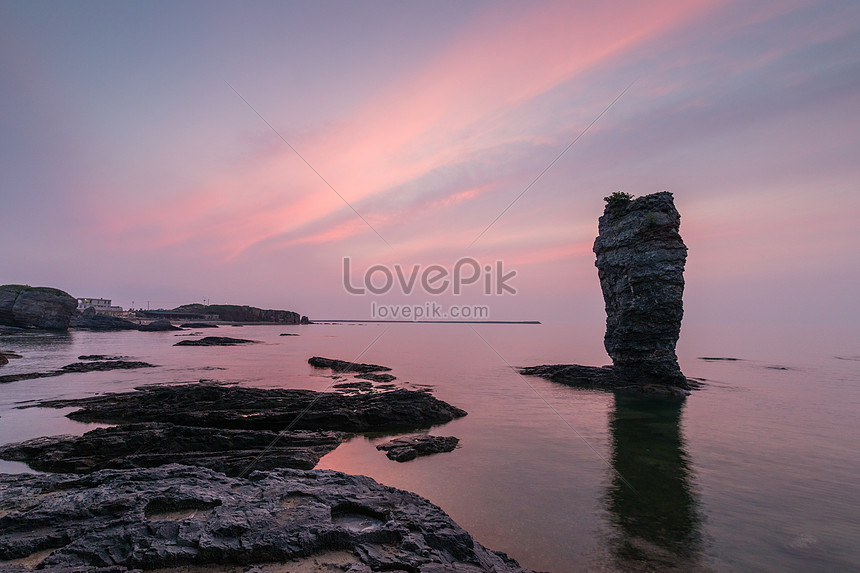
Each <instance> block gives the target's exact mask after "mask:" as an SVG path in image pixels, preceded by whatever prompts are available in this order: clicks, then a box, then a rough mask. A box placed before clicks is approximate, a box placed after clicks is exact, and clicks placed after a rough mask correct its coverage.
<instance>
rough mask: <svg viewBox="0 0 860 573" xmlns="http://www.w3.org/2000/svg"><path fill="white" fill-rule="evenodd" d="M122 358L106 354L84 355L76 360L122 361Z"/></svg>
mask: <svg viewBox="0 0 860 573" xmlns="http://www.w3.org/2000/svg"><path fill="white" fill-rule="evenodd" d="M123 358H124V357H123V356H108V355H106V354H84V355H83V356H78V360H122V359H123Z"/></svg>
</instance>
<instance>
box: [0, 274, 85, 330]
mask: <svg viewBox="0 0 860 573" xmlns="http://www.w3.org/2000/svg"><path fill="white" fill-rule="evenodd" d="M77 308H78V301H77V299H75V298H74V297H72V296H71V295H69V293H67V292H64V291H61V290H59V289H54V288H48V287H31V286H24V285H3V286H0V324H3V325H7V326H17V327H35V328H44V329H47V330H67V329H68V328H69V321H70V320H71V318H72V315H73V314H74V313H75V311H76V310H77Z"/></svg>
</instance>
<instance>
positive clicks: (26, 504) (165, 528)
mask: <svg viewBox="0 0 860 573" xmlns="http://www.w3.org/2000/svg"><path fill="white" fill-rule="evenodd" d="M0 492H2V495H0V500H2V501H0V516H2V517H0V570H4V571H25V570H27V569H26V568H25V566H24V565H23V564H21V563H23V562H27V563H28V564H29V565H30V566H31V567H32V566H38V568H39V569H40V570H44V571H54V572H59V571H73V570H74V571H102V572H107V571H113V572H117V573H119V572H124V571H129V570H134V569H140V570H149V569H156V568H177V567H182V566H198V567H201V568H206V569H209V570H220V571H225V570H227V569H226V567H228V566H232V565H236V566H243V568H244V569H245V570H248V571H251V570H253V571H258V572H259V571H266V570H268V567H269V566H274V565H273V564H275V563H279V564H280V565H277V566H276V567H279V568H278V569H273V570H279V571H284V570H288V569H285V566H288V565H289V564H290V563H296V564H301V563H304V564H306V565H309V564H311V563H313V562H314V561H313V560H314V559H315V560H316V562H317V563H322V562H326V560H331V561H336V562H337V565H336V567H337V568H335V566H332V567H331V568H328V567H326V568H322V567H310V568H308V569H307V570H314V571H332V572H333V571H347V570H349V571H352V572H353V573H358V572H362V573H367V572H369V571H409V572H417V573H435V572H441V571H460V572H472V571H474V572H477V571H496V572H498V573H502V572H523V573H525V570H524V569H522V568H520V567H519V566H518V565H517V563H516V562H514V561H513V560H511V559H508V558H507V557H506V556H504V555H503V554H499V553H495V552H492V551H490V550H487V549H485V548H484V547H482V546H481V545H480V544H478V543H477V542H476V541H474V540H473V539H472V537H471V536H470V535H469V534H468V533H467V532H466V531H464V530H463V529H462V528H460V527H459V526H458V525H457V524H456V523H454V521H453V520H451V518H450V517H448V516H447V515H446V514H445V513H444V512H443V511H442V510H441V509H440V508H438V507H436V506H435V505H433V504H431V503H430V502H428V501H427V500H425V499H423V498H421V497H420V496H418V495H415V494H413V493H409V492H405V491H402V490H397V489H394V488H390V487H386V486H382V485H380V484H378V483H377V482H375V481H373V480H372V479H370V478H367V477H364V476H350V475H346V474H342V473H339V472H332V471H319V470H316V471H314V470H312V471H301V470H289V469H285V470H278V471H265V472H255V473H253V474H251V475H250V476H249V477H248V478H247V479H244V478H231V477H227V476H225V475H223V474H221V473H217V472H214V471H212V470H209V469H206V468H197V467H189V466H180V465H169V466H163V467H160V468H154V469H136V470H103V471H99V472H96V473H92V474H89V475H85V476H79V475H67V474H60V475H2V476H0ZM334 552H339V555H338V556H337V557H335V553H334ZM252 566H253V568H252ZM74 568H80V569H74Z"/></svg>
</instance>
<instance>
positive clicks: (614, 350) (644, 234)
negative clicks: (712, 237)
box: [594, 192, 687, 388]
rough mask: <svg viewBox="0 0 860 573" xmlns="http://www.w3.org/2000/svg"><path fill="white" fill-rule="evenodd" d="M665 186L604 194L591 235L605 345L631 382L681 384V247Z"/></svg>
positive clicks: (677, 221)
mask: <svg viewBox="0 0 860 573" xmlns="http://www.w3.org/2000/svg"><path fill="white" fill-rule="evenodd" d="M680 224H681V215H680V214H679V213H678V210H677V209H676V208H675V204H674V200H673V197H672V194H671V193H668V192H661V193H654V194H652V195H645V196H643V197H639V198H637V199H634V200H617V201H612V200H608V201H607V205H606V209H605V210H604V213H603V216H602V217H600V221H599V225H598V227H599V234H598V237H597V239H595V241H594V253H595V255H597V260H596V262H595V265H596V266H597V269H598V276H599V278H600V287H601V289H602V291H603V299H604V302H605V303H606V335H605V337H604V346H605V347H606V351H607V352H608V353H609V356H610V357H611V358H612V362H613V366H614V371H615V374H616V376H618V377H619V378H620V379H622V380H623V381H629V382H630V383H634V384H664V385H669V386H677V387H680V388H686V385H687V382H686V378H685V377H684V375H683V374H682V373H681V369H680V368H679V366H678V358H677V356H676V355H675V345H676V343H677V342H678V336H679V334H680V331H681V319H682V317H683V315H684V307H683V300H682V298H683V294H684V265H685V262H686V259H687V247H686V246H685V245H684V241H683V240H682V239H681V235H680V234H679V232H678V229H679V227H680Z"/></svg>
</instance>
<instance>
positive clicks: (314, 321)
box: [311, 319, 541, 324]
mask: <svg viewBox="0 0 860 573" xmlns="http://www.w3.org/2000/svg"><path fill="white" fill-rule="evenodd" d="M341 322H348V323H359V322H373V323H377V322H381V323H394V324H541V321H539V320H353V319H345V320H316V319H314V320H311V324H332V323H341Z"/></svg>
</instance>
